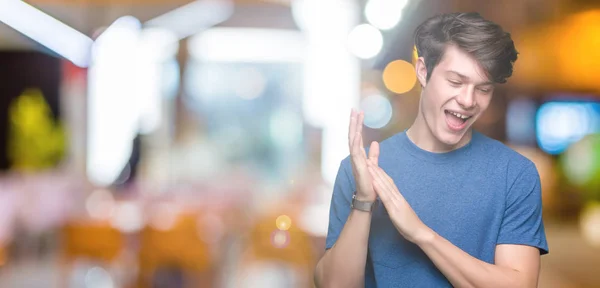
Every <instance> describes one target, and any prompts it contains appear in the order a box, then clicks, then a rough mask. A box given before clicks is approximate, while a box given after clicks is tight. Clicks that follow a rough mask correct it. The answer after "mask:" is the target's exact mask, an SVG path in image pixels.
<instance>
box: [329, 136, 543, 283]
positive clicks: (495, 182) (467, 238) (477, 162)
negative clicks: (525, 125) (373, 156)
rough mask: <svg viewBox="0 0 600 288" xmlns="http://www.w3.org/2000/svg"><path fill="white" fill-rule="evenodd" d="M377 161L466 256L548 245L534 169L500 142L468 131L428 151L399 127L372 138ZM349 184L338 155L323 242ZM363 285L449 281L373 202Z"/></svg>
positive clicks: (334, 232) (339, 223)
mask: <svg viewBox="0 0 600 288" xmlns="http://www.w3.org/2000/svg"><path fill="white" fill-rule="evenodd" d="M379 166H380V167H381V168H382V169H383V170H384V171H386V173H387V174H388V175H390V177H392V178H393V179H394V182H395V184H396V186H397V187H398V189H399V190H400V192H401V193H402V195H403V196H404V197H405V198H406V200H407V201H408V203H410V205H411V206H412V208H413V209H414V210H415V212H416V213H417V215H418V216H419V217H420V218H421V220H422V221H423V222H424V223H425V224H426V225H427V226H428V227H430V228H432V229H433V230H434V231H436V232H437V233H438V234H439V235H441V236H442V237H444V238H445V239H447V240H448V241H450V242H451V243H452V244H454V245H456V246H457V247H459V248H460V249H462V250H463V251H465V252H467V253H469V254H470V255H471V256H473V257H476V258H478V259H481V260H483V261H485V262H488V263H494V253H495V249H496V245H498V244H521V245H528V246H533V247H537V248H539V250H540V253H541V254H546V253H548V244H547V242H546V235H545V232H544V224H543V222H542V201H541V191H540V179H539V175H538V172H537V169H536V167H535V165H534V164H533V162H531V161H530V160H529V159H527V158H525V157H524V156H522V155H520V154H518V153H517V152H515V151H513V150H512V149H510V148H508V147H507V146H505V145H504V144H502V143H500V142H498V141H496V140H493V139H491V138H488V137H486V136H485V135H483V134H480V133H478V132H476V131H473V137H472V138H471V141H470V142H469V143H468V144H467V145H465V146H463V147H461V148H459V149H456V150H453V151H451V152H448V153H432V152H428V151H425V150H423V149H421V148H419V147H418V146H416V145H415V144H414V143H413V142H412V141H411V140H410V139H409V138H408V137H407V136H406V132H401V133H398V134H396V135H394V136H392V137H390V138H388V139H386V140H385V141H383V142H381V143H380V156H379ZM355 187H356V184H355V182H354V176H353V175H352V167H351V163H350V158H349V157H346V158H345V159H344V160H342V162H341V164H340V168H339V171H338V174H337V177H336V180H335V185H334V189H333V197H332V199H331V210H330V215H329V232H328V235H327V243H326V249H329V248H331V247H332V246H333V245H334V244H335V241H336V240H337V239H338V237H339V235H340V233H341V231H342V228H343V227H344V224H345V223H346V219H347V218H348V215H349V214H350V209H351V208H350V201H351V199H352V194H353V193H354V190H355ZM365 287H452V286H451V285H450V283H449V282H448V280H447V279H446V278H445V277H444V275H443V274H442V273H441V272H440V271H439V270H438V269H437V268H436V266H435V265H434V264H433V262H431V260H430V259H429V258H428V257H427V255H426V254H425V253H424V252H423V251H422V250H421V249H420V248H419V247H418V246H417V245H415V244H413V243H410V242H409V241H407V240H405V239H404V238H403V237H402V236H401V235H400V234H399V233H398V231H397V230H396V228H395V227H394V225H393V224H392V222H391V220H390V218H389V216H388V215H387V212H386V211H385V208H384V207H383V205H382V204H381V203H379V205H378V208H377V209H376V210H375V211H374V212H373V217H372V220H371V232H370V234H369V248H368V253H367V263H366V269H365Z"/></svg>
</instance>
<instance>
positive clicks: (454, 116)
mask: <svg viewBox="0 0 600 288" xmlns="http://www.w3.org/2000/svg"><path fill="white" fill-rule="evenodd" d="M444 112H445V113H446V123H448V126H449V127H450V128H451V129H452V130H462V129H463V128H465V126H466V124H467V121H468V120H469V119H471V117H472V116H467V115H463V114H460V113H457V112H454V111H449V110H444Z"/></svg>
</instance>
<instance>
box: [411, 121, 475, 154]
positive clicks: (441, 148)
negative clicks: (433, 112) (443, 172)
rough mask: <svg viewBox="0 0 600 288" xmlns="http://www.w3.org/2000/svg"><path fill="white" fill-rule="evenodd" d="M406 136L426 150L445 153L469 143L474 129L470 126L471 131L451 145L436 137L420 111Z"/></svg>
mask: <svg viewBox="0 0 600 288" xmlns="http://www.w3.org/2000/svg"><path fill="white" fill-rule="evenodd" d="M406 136H408V139H410V141H412V142H413V143H414V144H415V145H416V146H417V147H419V148H421V149H423V150H425V151H429V152H433V153H444V152H450V151H452V150H456V149H458V148H460V147H463V146H465V145H466V144H467V143H469V141H470V140H471V136H472V131H471V128H469V131H467V132H466V133H465V135H464V136H463V137H462V138H461V139H460V141H458V143H456V144H454V145H449V144H447V143H444V142H442V141H440V140H439V139H438V138H437V137H435V135H434V134H433V132H432V131H431V129H430V128H429V125H427V122H426V121H425V118H424V117H423V114H422V113H421V111H419V113H418V114H417V118H416V119H415V122H413V124H412V125H411V126H410V128H408V130H407V131H406Z"/></svg>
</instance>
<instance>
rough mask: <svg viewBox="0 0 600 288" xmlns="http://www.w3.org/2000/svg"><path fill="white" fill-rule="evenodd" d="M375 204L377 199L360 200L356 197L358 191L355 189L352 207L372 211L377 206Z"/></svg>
mask: <svg viewBox="0 0 600 288" xmlns="http://www.w3.org/2000/svg"><path fill="white" fill-rule="evenodd" d="M375 204H377V201H373V202H367V201H360V200H358V199H356V191H355V192H354V194H352V203H351V204H350V208H352V209H356V210H360V211H364V212H371V211H373V210H374V209H375V206H376V205H375Z"/></svg>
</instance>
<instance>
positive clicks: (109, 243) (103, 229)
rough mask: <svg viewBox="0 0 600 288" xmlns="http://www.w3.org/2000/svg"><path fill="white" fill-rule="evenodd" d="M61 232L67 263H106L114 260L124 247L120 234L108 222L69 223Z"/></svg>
mask: <svg viewBox="0 0 600 288" xmlns="http://www.w3.org/2000/svg"><path fill="white" fill-rule="evenodd" d="M62 232H63V233H62V234H63V253H64V255H63V256H64V257H65V258H66V260H67V261H72V260H75V259H76V258H90V259H95V260H100V261H104V262H107V263H108V262H111V261H113V260H115V259H116V258H117V257H118V256H119V254H120V253H121V252H122V250H123V248H124V246H125V241H124V239H123V236H122V235H121V232H119V230H117V229H115V228H113V227H112V226H110V223H108V222H85V223H84V222H80V223H69V224H67V225H66V226H65V227H64V228H63V231H62Z"/></svg>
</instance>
